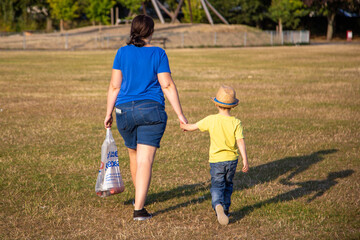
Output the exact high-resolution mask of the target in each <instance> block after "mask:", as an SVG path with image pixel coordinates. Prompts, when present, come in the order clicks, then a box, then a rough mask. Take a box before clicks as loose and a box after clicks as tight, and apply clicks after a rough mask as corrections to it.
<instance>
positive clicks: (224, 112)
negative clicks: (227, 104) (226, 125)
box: [218, 107, 231, 117]
mask: <svg viewBox="0 0 360 240" xmlns="http://www.w3.org/2000/svg"><path fill="white" fill-rule="evenodd" d="M218 109H219V114H220V115H224V116H227V117H231V115H230V108H224V109H223V108H219V107H218Z"/></svg>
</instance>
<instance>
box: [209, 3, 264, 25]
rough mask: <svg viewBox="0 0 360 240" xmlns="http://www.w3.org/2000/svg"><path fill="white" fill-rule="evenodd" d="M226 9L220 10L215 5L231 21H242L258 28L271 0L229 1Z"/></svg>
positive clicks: (219, 7) (218, 7)
mask: <svg viewBox="0 0 360 240" xmlns="http://www.w3.org/2000/svg"><path fill="white" fill-rule="evenodd" d="M229 4H230V5H229V6H228V10H226V9H224V10H223V11H222V10H221V9H222V7H221V6H216V7H217V9H219V11H220V12H221V13H223V14H224V17H225V18H226V19H228V20H229V21H230V22H233V23H242V24H248V25H252V26H256V27H258V28H260V26H261V23H262V21H263V20H264V18H266V17H267V10H268V8H269V7H270V4H271V0H236V1H232V2H231V1H230V3H229Z"/></svg>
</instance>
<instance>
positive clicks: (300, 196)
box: [0, 45, 360, 239]
mask: <svg viewBox="0 0 360 240" xmlns="http://www.w3.org/2000/svg"><path fill="white" fill-rule="evenodd" d="M359 51H360V46H358V45H332V46H298V47H264V48H235V49H230V48H228V49H218V48H214V49H173V50H168V51H167V53H168V56H169V60H170V65H171V69H172V75H173V78H174V80H175V82H176V84H177V87H178V90H179V94H180V98H181V102H182V105H183V109H184V112H185V115H186V116H187V118H188V120H189V121H190V122H192V123H193V122H196V121H198V120H200V119H201V118H203V117H205V116H207V115H208V114H212V113H216V109H215V107H214V106H213V104H212V103H211V101H210V100H209V98H210V97H212V96H214V95H215V93H216V91H217V89H218V87H219V86H220V84H229V85H232V86H233V87H234V88H235V89H236V90H237V96H238V98H239V99H240V104H239V106H238V107H236V108H235V109H234V110H233V111H232V113H233V114H234V115H235V116H237V117H238V118H239V119H241V121H242V123H243V126H244V128H245V137H246V144H247V151H248V157H249V161H250V167H251V169H250V171H249V173H248V174H243V173H241V171H240V169H241V161H240V162H239V163H240V164H239V167H238V172H237V173H236V175H235V179H234V193H233V197H232V206H231V209H230V212H231V217H230V224H229V225H228V226H226V227H223V226H220V225H219V224H218V223H217V222H216V218H215V215H214V212H213V210H212V209H211V196H210V193H209V187H210V181H209V179H210V176H209V165H208V162H207V158H208V147H209V146H208V144H209V138H208V135H207V134H206V133H200V132H190V133H183V132H182V131H181V130H180V129H179V127H178V121H177V119H176V116H175V114H174V112H173V111H172V109H171V107H170V106H169V104H167V107H166V108H167V112H168V115H169V120H168V126H167V129H166V132H165V135H164V137H163V139H162V142H161V148H160V149H159V150H158V153H157V156H156V160H155V163H154V168H153V179H152V183H151V187H150V190H149V195H148V199H147V209H148V210H149V211H150V212H152V213H154V215H155V216H154V218H153V219H151V220H150V221H147V222H141V223H137V222H133V220H132V211H133V208H132V205H131V201H132V199H133V196H134V188H133V186H132V184H131V177H130V172H129V162H128V157H127V152H126V148H125V147H124V145H123V140H122V139H121V137H120V135H119V134H118V133H117V130H116V126H114V127H113V134H114V137H115V141H116V143H117V146H118V151H119V161H120V169H121V172H122V175H123V179H124V181H125V184H126V190H125V192H124V193H122V194H119V195H117V196H112V197H109V198H106V199H101V198H99V197H98V196H96V194H95V189H94V187H95V181H96V176H97V169H98V167H99V165H100V148H101V144H102V142H103V140H104V138H105V130H104V128H103V118H104V115H105V111H106V91H107V87H108V83H109V79H110V74H111V66H112V61H113V57H114V55H115V51H94V52H91V51H87V52H56V51H54V52H43V51H30V52H21V51H14V52H11V51H6V52H2V53H0V63H1V64H0V89H1V91H0V109H1V110H0V130H1V131H0V170H1V175H0V191H1V201H0V204H1V205H0V207H1V209H2V210H1V215H0V217H1V220H0V223H1V224H0V238H1V239H52V238H53V239H105V238H109V239H186V238H187V239H358V238H359V237H360V231H359V229H360V208H359V203H360V202H359V195H360V188H359V179H360V176H359V170H360V161H359V160H360V159H359V152H360V144H359V140H360V131H359V129H360V121H359V120H360V111H359V110H360V94H359V93H360V91H359V90H360V67H359V63H360V55H359V54H358V52H359Z"/></svg>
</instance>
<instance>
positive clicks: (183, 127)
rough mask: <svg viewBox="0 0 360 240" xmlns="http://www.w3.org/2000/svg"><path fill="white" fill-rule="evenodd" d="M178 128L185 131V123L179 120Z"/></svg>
mask: <svg viewBox="0 0 360 240" xmlns="http://www.w3.org/2000/svg"><path fill="white" fill-rule="evenodd" d="M180 128H181V129H182V130H183V131H184V132H185V131H186V124H183V123H182V122H180Z"/></svg>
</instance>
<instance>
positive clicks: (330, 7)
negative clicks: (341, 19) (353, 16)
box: [304, 0, 360, 40]
mask: <svg viewBox="0 0 360 240" xmlns="http://www.w3.org/2000/svg"><path fill="white" fill-rule="evenodd" d="M304 2H305V4H306V5H307V6H311V7H313V8H314V9H315V11H317V12H318V13H319V14H321V15H323V16H326V18H327V21H328V25H327V32H326V39H327V40H331V39H332V38H333V34H334V26H335V16H336V13H337V12H338V10H340V9H343V10H348V11H359V9H360V0H304Z"/></svg>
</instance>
